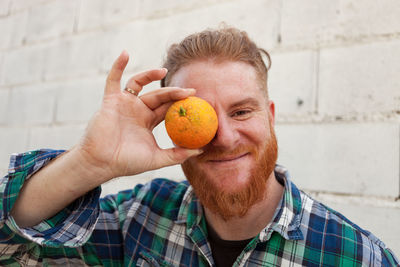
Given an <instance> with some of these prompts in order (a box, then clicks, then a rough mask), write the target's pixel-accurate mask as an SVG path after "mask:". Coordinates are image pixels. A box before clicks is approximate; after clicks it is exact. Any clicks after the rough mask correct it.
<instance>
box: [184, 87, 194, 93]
mask: <svg viewBox="0 0 400 267" xmlns="http://www.w3.org/2000/svg"><path fill="white" fill-rule="evenodd" d="M186 91H187V92H189V93H196V89H194V88H186Z"/></svg>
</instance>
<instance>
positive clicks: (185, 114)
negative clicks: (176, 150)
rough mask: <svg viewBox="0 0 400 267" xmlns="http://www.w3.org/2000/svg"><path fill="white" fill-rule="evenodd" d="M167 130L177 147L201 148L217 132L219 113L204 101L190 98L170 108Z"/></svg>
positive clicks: (166, 123)
mask: <svg viewBox="0 0 400 267" xmlns="http://www.w3.org/2000/svg"><path fill="white" fill-rule="evenodd" d="M165 128H166V129H167V133H168V135H169V137H170V138H171V139H172V141H173V142H174V143H175V144H176V145H178V146H181V147H185V148H200V147H203V146H205V145H207V144H208V143H209V142H210V141H211V140H212V139H213V138H214V136H215V133H216V132H217V129H218V118H217V113H216V112H215V110H214V108H213V107H212V106H211V105H210V104H209V103H208V102H207V101H205V100H204V99H201V98H199V97H195V96H189V97H188V98H185V99H182V100H179V101H176V102H175V103H173V104H172V105H171V106H170V107H169V109H168V111H167V114H166V115H165Z"/></svg>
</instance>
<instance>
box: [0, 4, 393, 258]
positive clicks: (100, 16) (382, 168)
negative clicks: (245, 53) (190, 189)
mask: <svg viewBox="0 0 400 267" xmlns="http://www.w3.org/2000/svg"><path fill="white" fill-rule="evenodd" d="M399 15H400V2H398V1H397V0H382V1H374V0H365V1H356V0H341V1H339V0H322V1H321V0H303V1H296V0H280V1H278V0H276V1H273V0H224V1H222V0H219V1H218V0H202V1H200V0H178V1H177V0H174V1H172V0H163V1H156V0H117V1H109V0H69V1H62V0H1V1H0V32H1V34H0V170H2V173H5V172H6V169H7V164H8V157H9V154H10V153H13V152H22V151H26V150H31V149H37V148H43V147H49V148H65V149H68V148H69V147H70V146H71V145H73V144H74V143H76V142H77V140H78V139H79V137H80V136H81V135H82V133H83V131H84V129H85V125H86V123H87V121H88V120H89V118H90V117H91V115H92V114H93V113H94V112H95V111H96V109H97V108H98V106H99V103H100V101H101V96H102V90H103V87H104V80H105V77H106V74H107V71H108V70H109V68H110V66H111V63H112V62H113V60H114V58H116V56H118V55H119V53H120V52H121V51H122V49H126V50H128V52H129V53H130V54H131V58H132V59H133V60H132V61H131V62H130V63H129V65H128V70H127V72H126V75H125V77H124V81H126V80H127V79H128V77H129V75H131V74H133V73H135V72H138V71H141V70H144V69H146V68H150V67H159V66H160V64H161V61H162V58H163V56H164V55H165V50H166V48H167V47H168V46H169V45H170V44H171V43H173V42H175V41H177V40H179V39H180V38H182V37H184V36H186V35H187V34H189V33H192V32H194V31H199V30H202V29H204V28H206V27H215V26H218V25H219V23H220V22H221V21H224V22H226V23H228V24H230V25H233V26H237V27H239V28H241V29H244V30H247V31H248V33H249V35H250V36H251V37H252V38H253V39H254V40H255V41H256V42H257V43H258V44H259V45H260V46H262V47H264V48H266V49H267V50H269V51H270V52H271V55H272V69H271V72H270V81H269V88H270V95H271V98H272V99H274V100H275V102H276V108H277V126H276V128H277V136H278V141H279V145H280V156H279V162H280V163H281V164H283V165H285V166H287V167H288V168H289V170H291V173H292V176H293V180H294V181H295V183H297V184H298V185H299V186H300V187H301V188H303V189H305V190H306V191H307V192H309V193H311V194H312V195H314V196H315V197H316V198H318V199H321V200H323V202H325V203H327V204H328V205H330V206H332V207H334V208H336V209H337V210H339V211H342V212H343V213H344V214H345V215H346V216H347V217H349V218H350V219H353V220H354V221H355V222H356V223H358V224H359V225H360V226H362V227H365V228H366V229H369V230H371V231H372V232H373V233H375V234H376V235H377V236H379V237H380V238H381V239H383V241H384V242H385V243H387V244H388V245H389V247H391V248H392V249H393V250H394V251H395V252H396V254H397V255H398V256H399V255H400V226H399V225H400V217H399V214H400V203H399V201H398V197H399V195H400V166H399V165H400V79H399V73H400V19H399ZM157 87H158V84H153V85H150V86H148V87H147V88H146V90H151V89H154V88H157ZM155 134H156V137H157V140H158V141H159V143H160V145H161V146H162V147H169V146H171V142H170V141H169V139H168V137H167V136H166V134H165V130H164V128H163V125H160V126H159V127H157V128H156V130H155ZM160 176H163V177H170V178H175V179H182V177H183V175H182V172H181V170H180V168H179V167H178V166H175V167H169V168H165V169H162V170H157V171H152V172H149V173H145V174H141V175H139V176H136V177H130V178H121V179H117V180H115V181H112V182H110V183H108V184H106V185H105V186H104V194H106V193H112V192H116V191H118V190H120V189H123V188H127V187H131V186H133V185H134V184H136V183H138V182H145V181H147V180H149V179H151V178H154V177H160ZM396 200H397V201H396Z"/></svg>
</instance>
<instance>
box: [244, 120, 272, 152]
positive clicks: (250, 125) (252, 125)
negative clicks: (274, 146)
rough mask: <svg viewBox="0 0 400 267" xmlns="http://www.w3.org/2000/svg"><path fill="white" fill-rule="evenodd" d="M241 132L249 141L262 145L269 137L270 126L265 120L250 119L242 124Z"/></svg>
mask: <svg viewBox="0 0 400 267" xmlns="http://www.w3.org/2000/svg"><path fill="white" fill-rule="evenodd" d="M241 128H242V131H241V132H242V134H243V136H244V137H246V139H248V140H249V141H250V142H252V143H255V144H257V146H258V145H263V144H265V143H266V142H267V140H268V139H269V138H270V137H271V134H270V127H269V124H268V122H267V121H265V120H252V121H248V122H246V123H243V125H242V127H241Z"/></svg>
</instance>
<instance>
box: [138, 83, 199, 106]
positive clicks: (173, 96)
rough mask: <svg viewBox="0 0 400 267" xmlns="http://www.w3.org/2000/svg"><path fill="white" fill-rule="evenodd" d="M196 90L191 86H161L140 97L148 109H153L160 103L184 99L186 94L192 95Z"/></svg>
mask: <svg viewBox="0 0 400 267" xmlns="http://www.w3.org/2000/svg"><path fill="white" fill-rule="evenodd" d="M195 93H196V90H195V89H193V88H189V89H183V88H177V87H176V88H162V89H158V90H154V91H151V92H150V93H148V94H144V95H142V96H141V97H140V99H141V100H142V101H143V103H145V104H146V105H147V106H148V107H149V108H150V109H152V110H154V109H156V108H158V107H159V106H161V105H162V104H165V103H168V102H171V101H177V100H181V99H184V98H186V97H188V96H191V95H194V94H195Z"/></svg>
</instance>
